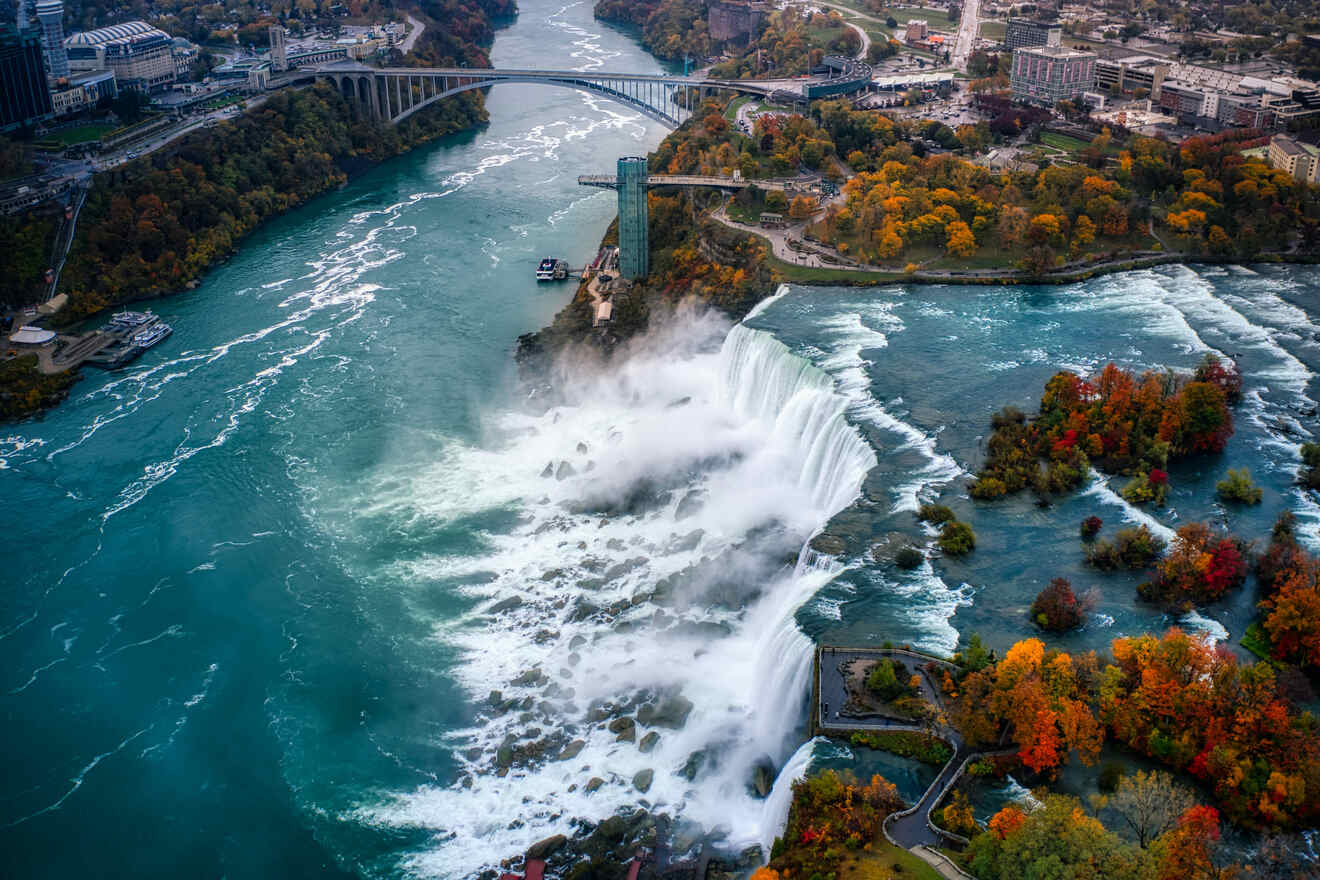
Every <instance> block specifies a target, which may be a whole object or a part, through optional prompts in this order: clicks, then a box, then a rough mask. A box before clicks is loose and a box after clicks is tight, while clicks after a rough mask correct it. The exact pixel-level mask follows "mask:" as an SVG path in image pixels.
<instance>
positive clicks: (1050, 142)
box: [1040, 131, 1091, 153]
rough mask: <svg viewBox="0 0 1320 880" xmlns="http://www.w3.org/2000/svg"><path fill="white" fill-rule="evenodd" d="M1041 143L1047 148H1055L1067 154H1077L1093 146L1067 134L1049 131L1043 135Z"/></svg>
mask: <svg viewBox="0 0 1320 880" xmlns="http://www.w3.org/2000/svg"><path fill="white" fill-rule="evenodd" d="M1040 142H1041V143H1042V144H1044V145H1045V146H1047V147H1053V148H1054V149H1056V150H1063V151H1064V152H1065V153H1076V152H1077V151H1079V150H1085V149H1086V148H1087V147H1089V146H1091V144H1090V143H1089V142H1087V141H1084V140H1082V139H1081V138H1075V137H1069V136H1068V135H1066V134H1058V133H1057V132H1053V131H1047V132H1044V133H1043V134H1041V136H1040Z"/></svg>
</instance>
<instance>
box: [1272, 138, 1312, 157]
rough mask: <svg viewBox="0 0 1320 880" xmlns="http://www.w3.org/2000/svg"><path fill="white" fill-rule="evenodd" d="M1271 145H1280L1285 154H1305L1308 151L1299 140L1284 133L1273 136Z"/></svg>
mask: <svg viewBox="0 0 1320 880" xmlns="http://www.w3.org/2000/svg"><path fill="white" fill-rule="evenodd" d="M1270 146H1272V147H1278V148H1279V149H1280V150H1282V151H1283V153H1284V154H1285V155H1288V156H1305V155H1306V152H1307V151H1306V150H1305V149H1303V148H1302V145H1301V144H1299V143H1298V142H1297V141H1295V140H1293V139H1292V138H1290V137H1288V136H1287V135H1282V134H1279V135H1275V136H1274V137H1273V138H1271V139H1270Z"/></svg>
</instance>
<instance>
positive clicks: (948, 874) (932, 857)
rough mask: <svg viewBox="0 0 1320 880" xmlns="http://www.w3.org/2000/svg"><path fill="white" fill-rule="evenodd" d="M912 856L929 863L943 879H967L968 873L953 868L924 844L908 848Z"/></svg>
mask: <svg viewBox="0 0 1320 880" xmlns="http://www.w3.org/2000/svg"><path fill="white" fill-rule="evenodd" d="M909 852H911V853H912V854H913V855H914V856H916V857H917V858H919V859H921V860H922V861H923V862H925V863H926V864H928V865H930V866H931V867H932V868H934V869H935V871H936V872H937V873H938V874H939V875H940V876H941V877H943V878H945V880H967V877H968V875H967V874H964V873H963V872H961V871H959V870H958V869H956V868H953V867H951V866H950V865H949V863H948V862H947V861H946V860H945V859H943V858H941V857H940V856H938V855H936V854H935V853H934V852H932V851H931V850H929V849H927V848H926V847H924V846H914V847H912V849H911V850H909Z"/></svg>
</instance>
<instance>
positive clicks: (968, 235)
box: [945, 220, 976, 257]
mask: <svg viewBox="0 0 1320 880" xmlns="http://www.w3.org/2000/svg"><path fill="white" fill-rule="evenodd" d="M945 231H946V232H947V233H948V234H949V240H948V243H947V244H946V247H947V248H948V251H949V253H950V254H952V255H954V256H956V257H970V256H971V255H972V254H974V253H976V239H975V238H974V237H973V236H972V230H971V227H969V226H968V225H967V224H966V223H964V222H963V221H961V220H954V221H953V222H952V223H950V224H949V225H948V226H947V227H945Z"/></svg>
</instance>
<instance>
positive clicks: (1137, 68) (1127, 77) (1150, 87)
mask: <svg viewBox="0 0 1320 880" xmlns="http://www.w3.org/2000/svg"><path fill="white" fill-rule="evenodd" d="M1169 67H1170V63H1169V61H1168V60H1166V59H1163V58H1156V57H1154V56H1150V55H1137V56H1130V57H1126V58H1122V59H1114V58H1097V59H1096V62H1095V84H1096V88H1099V89H1105V90H1107V91H1110V92H1122V93H1123V94H1126V95H1130V94H1132V93H1133V92H1135V91H1137V90H1138V89H1145V90H1146V93H1147V94H1158V93H1159V90H1160V85H1161V84H1162V83H1163V82H1164V77H1166V76H1168V74H1169Z"/></svg>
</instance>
